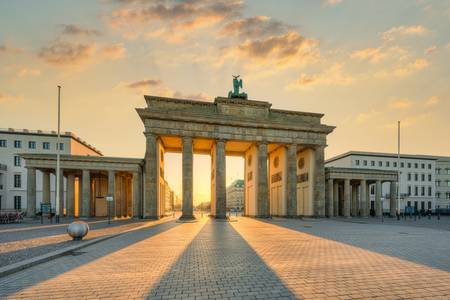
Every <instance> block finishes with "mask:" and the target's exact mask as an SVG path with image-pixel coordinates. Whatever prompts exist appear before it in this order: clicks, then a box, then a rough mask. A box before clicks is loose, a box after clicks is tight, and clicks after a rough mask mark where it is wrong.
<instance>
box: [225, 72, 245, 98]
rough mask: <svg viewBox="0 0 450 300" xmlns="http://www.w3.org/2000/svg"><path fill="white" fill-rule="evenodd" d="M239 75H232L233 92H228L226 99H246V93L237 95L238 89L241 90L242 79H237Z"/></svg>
mask: <svg viewBox="0 0 450 300" xmlns="http://www.w3.org/2000/svg"><path fill="white" fill-rule="evenodd" d="M239 77H240V75H236V76H234V75H233V91H229V92H228V98H230V99H231V98H240V99H247V94H246V93H239V88H242V79H239Z"/></svg>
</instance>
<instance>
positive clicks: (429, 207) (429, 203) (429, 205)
mask: <svg viewBox="0 0 450 300" xmlns="http://www.w3.org/2000/svg"><path fill="white" fill-rule="evenodd" d="M428 209H431V201H428Z"/></svg>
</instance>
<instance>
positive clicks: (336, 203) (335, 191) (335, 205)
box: [333, 180, 339, 217]
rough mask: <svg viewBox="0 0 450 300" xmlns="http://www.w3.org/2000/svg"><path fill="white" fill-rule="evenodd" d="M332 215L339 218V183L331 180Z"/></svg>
mask: <svg viewBox="0 0 450 300" xmlns="http://www.w3.org/2000/svg"><path fill="white" fill-rule="evenodd" d="M333 215H334V216H335V217H337V216H339V182H338V181H337V180H333Z"/></svg>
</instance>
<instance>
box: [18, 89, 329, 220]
mask: <svg viewBox="0 0 450 300" xmlns="http://www.w3.org/2000/svg"><path fill="white" fill-rule="evenodd" d="M145 100H146V103H147V107H145V108H138V109H136V111H137V113H138V115H139V117H140V118H141V120H142V122H143V124H144V128H145V130H144V135H145V139H146V152H145V157H144V159H129V158H114V157H104V156H103V157H90V156H71V155H62V156H61V157H62V159H61V169H62V174H63V176H66V178H67V180H66V181H67V189H66V191H67V193H68V195H66V197H65V198H66V200H67V201H66V203H63V206H61V207H65V208H66V213H67V214H68V215H78V216H83V217H89V216H100V215H104V213H105V209H106V203H105V202H104V201H103V200H100V199H101V198H102V197H103V196H104V195H105V194H109V195H113V196H114V203H113V207H114V208H113V209H114V210H113V212H114V213H113V215H116V216H129V217H131V216H134V217H142V218H160V217H161V216H163V215H164V212H165V204H164V203H165V196H164V193H163V191H164V184H165V180H164V175H165V173H166V172H165V169H164V154H165V153H167V152H178V153H181V155H182V174H183V175H182V176H183V178H182V217H181V218H182V219H191V218H194V214H193V155H194V154H196V153H202V154H209V155H211V174H210V185H211V215H213V216H214V217H216V218H225V217H226V174H225V172H226V168H225V157H226V155H238V156H242V157H243V158H244V159H245V178H244V191H245V192H244V213H245V215H247V216H253V217H268V216H270V215H277V216H291V217H294V216H325V208H326V205H325V168H324V148H325V147H326V146H327V142H326V140H327V135H328V134H329V133H331V132H332V131H333V129H334V127H333V126H328V125H324V124H322V123H321V118H322V117H323V114H317V113H308V112H299V111H288V110H280V109H274V108H272V107H271V106H272V105H271V103H269V102H265V101H255V100H247V99H241V98H222V97H217V98H215V100H214V102H206V101H194V100H185V99H174V98H165V97H157V96H145ZM22 157H23V158H24V159H25V161H26V167H27V168H28V176H29V178H31V180H28V206H27V208H28V214H29V215H33V214H34V213H35V211H36V197H35V190H36V181H35V180H34V181H33V180H32V178H33V176H34V174H35V172H36V170H40V171H47V172H48V171H49V170H52V169H54V168H55V166H56V163H55V157H54V156H52V155H39V154H26V155H22ZM167 171H168V172H170V170H167ZM43 188H45V189H46V187H43ZM62 190H64V189H62ZM33 195H34V196H33ZM61 198H62V199H64V197H61ZM33 203H34V204H33Z"/></svg>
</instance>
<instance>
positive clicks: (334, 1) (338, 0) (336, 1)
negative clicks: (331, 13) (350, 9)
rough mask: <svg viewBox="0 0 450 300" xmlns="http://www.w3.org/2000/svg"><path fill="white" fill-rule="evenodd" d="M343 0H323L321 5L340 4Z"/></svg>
mask: <svg viewBox="0 0 450 300" xmlns="http://www.w3.org/2000/svg"><path fill="white" fill-rule="evenodd" d="M342 2H343V0H324V1H323V2H322V5H323V6H335V5H338V4H341V3H342Z"/></svg>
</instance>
